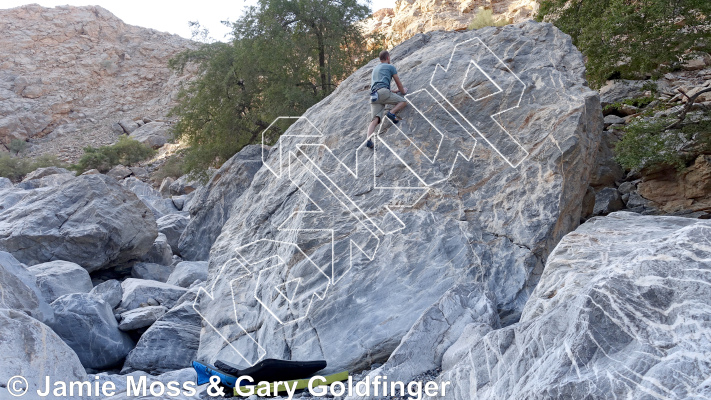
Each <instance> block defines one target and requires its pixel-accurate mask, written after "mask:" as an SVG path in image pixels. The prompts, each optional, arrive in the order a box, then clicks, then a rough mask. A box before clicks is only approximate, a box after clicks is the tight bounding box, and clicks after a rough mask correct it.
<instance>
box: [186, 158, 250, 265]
mask: <svg viewBox="0 0 711 400" xmlns="http://www.w3.org/2000/svg"><path fill="white" fill-rule="evenodd" d="M262 150H263V149H262V146H259V145H250V146H246V147H245V148H243V149H242V150H241V151H240V152H239V153H237V154H235V155H234V156H232V158H230V159H229V160H228V161H227V162H225V163H224V164H222V166H221V167H220V169H219V170H217V172H215V173H214V174H213V175H212V178H210V181H209V182H208V183H207V185H205V186H204V187H201V188H199V189H198V190H197V191H195V192H193V193H191V195H193V196H194V197H193V199H192V202H191V203H190V204H191V207H190V209H189V211H190V222H189V223H188V226H187V227H186V229H185V231H184V233H183V234H182V236H181V238H180V244H179V246H178V248H179V249H180V254H181V255H183V257H184V258H185V259H187V260H194V261H207V259H208V257H209V254H210V248H211V247H212V244H213V243H214V242H215V239H217V236H218V235H219V234H220V232H221V231H222V226H223V225H224V224H225V222H227V220H228V219H229V217H230V213H231V211H232V208H233V206H235V205H236V204H238V203H237V199H239V198H240V197H241V196H242V194H243V193H244V192H245V190H247V188H248V187H249V185H250V183H251V182H252V178H254V174H255V173H256V172H257V171H258V170H259V169H260V168H261V166H262ZM183 209H185V207H183Z"/></svg>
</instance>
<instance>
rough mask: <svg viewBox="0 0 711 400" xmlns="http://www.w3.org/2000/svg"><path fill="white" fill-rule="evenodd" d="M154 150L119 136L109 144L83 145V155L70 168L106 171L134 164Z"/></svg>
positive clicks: (152, 153) (149, 155)
mask: <svg viewBox="0 0 711 400" xmlns="http://www.w3.org/2000/svg"><path fill="white" fill-rule="evenodd" d="M155 153H156V151H155V150H153V149H152V148H150V147H149V146H146V145H144V144H143V143H140V142H138V141H136V140H133V139H131V138H129V137H128V136H126V135H122V136H120V137H119V140H118V142H116V143H115V144H112V145H110V146H101V147H98V148H95V147H85V148H84V155H83V156H82V157H81V158H80V159H79V162H77V163H76V164H75V165H73V166H72V169H74V170H75V171H77V172H78V173H82V172H85V171H88V170H90V169H97V170H98V171H99V172H108V171H109V170H110V169H111V168H113V167H115V166H117V165H119V164H121V165H125V166H129V167H130V166H131V165H134V164H136V163H138V162H140V161H143V160H146V159H148V158H150V157H153V156H154V155H155Z"/></svg>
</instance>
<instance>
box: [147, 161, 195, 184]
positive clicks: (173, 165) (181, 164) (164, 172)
mask: <svg viewBox="0 0 711 400" xmlns="http://www.w3.org/2000/svg"><path fill="white" fill-rule="evenodd" d="M186 172H187V171H186V168H185V161H184V160H183V158H182V157H181V156H179V155H173V156H171V157H169V158H168V159H166V160H165V162H164V163H163V165H161V166H160V167H159V168H158V170H156V172H155V173H153V179H154V180H155V181H156V182H162V181H163V179H165V178H167V177H171V178H173V179H178V178H180V177H181V176H183V175H185V173H186Z"/></svg>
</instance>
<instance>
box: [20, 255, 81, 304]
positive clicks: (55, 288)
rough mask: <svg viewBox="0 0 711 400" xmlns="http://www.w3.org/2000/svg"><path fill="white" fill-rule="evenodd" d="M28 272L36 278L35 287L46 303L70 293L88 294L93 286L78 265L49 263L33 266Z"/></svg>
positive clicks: (60, 262)
mask: <svg viewBox="0 0 711 400" xmlns="http://www.w3.org/2000/svg"><path fill="white" fill-rule="evenodd" d="M28 271H29V272H30V273H32V274H33V275H34V276H35V277H36V278H37V287H39V289H40V290H41V291H42V295H43V296H44V298H45V300H47V302H48V303H51V302H53V301H54V300H56V299H57V298H59V297H61V296H64V295H65V294H71V293H89V292H90V291H91V290H92V289H93V288H94V286H93V285H92V283H91V277H89V273H88V272H86V270H85V269H84V268H82V267H81V265H79V264H75V263H72V262H68V261H50V262H47V263H42V264H37V265H33V266H31V267H29V268H28Z"/></svg>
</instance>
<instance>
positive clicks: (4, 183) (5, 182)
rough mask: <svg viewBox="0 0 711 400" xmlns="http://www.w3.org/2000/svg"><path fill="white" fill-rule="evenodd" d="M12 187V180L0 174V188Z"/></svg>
mask: <svg viewBox="0 0 711 400" xmlns="http://www.w3.org/2000/svg"><path fill="white" fill-rule="evenodd" d="M12 187H13V185H12V181H11V180H9V179H7V178H5V177H2V176H0V189H9V188H12Z"/></svg>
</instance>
